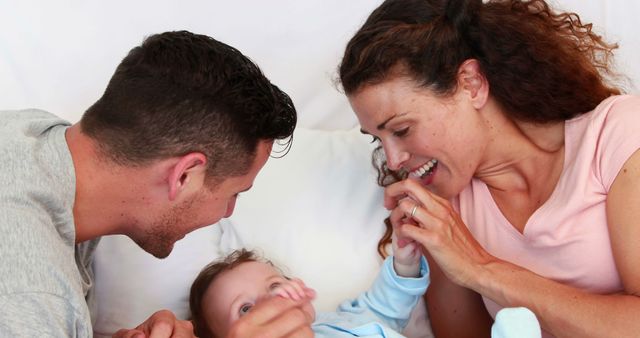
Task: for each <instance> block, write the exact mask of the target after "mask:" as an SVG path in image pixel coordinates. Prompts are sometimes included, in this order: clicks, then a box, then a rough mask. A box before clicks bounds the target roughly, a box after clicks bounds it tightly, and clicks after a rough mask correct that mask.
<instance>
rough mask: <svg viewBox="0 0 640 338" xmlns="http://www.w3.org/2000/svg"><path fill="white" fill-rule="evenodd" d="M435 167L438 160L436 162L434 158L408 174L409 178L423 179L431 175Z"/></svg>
mask: <svg viewBox="0 0 640 338" xmlns="http://www.w3.org/2000/svg"><path fill="white" fill-rule="evenodd" d="M437 166H438V160H436V159H435V158H432V159H431V160H429V161H427V163H425V164H423V165H422V166H420V167H419V168H418V169H416V170H414V171H412V172H411V173H410V174H409V176H413V177H418V178H425V177H427V176H429V175H431V174H433V171H434V170H435V168H436V167H437Z"/></svg>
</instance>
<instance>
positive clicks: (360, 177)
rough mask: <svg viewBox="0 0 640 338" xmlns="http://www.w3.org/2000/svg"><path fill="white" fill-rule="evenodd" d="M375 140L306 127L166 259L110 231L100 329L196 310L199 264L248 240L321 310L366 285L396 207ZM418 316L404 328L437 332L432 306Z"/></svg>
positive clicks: (102, 268)
mask: <svg viewBox="0 0 640 338" xmlns="http://www.w3.org/2000/svg"><path fill="white" fill-rule="evenodd" d="M369 141H370V138H369V137H367V136H364V135H362V134H361V133H360V132H359V130H358V129H357V128H354V129H352V130H349V131H320V130H309V129H303V128H298V129H297V130H296V132H295V134H294V140H293V146H292V148H291V150H290V152H289V153H288V154H287V155H286V156H284V157H283V158H278V159H269V161H268V162H267V164H266V165H265V167H264V169H263V170H262V171H261V172H260V174H259V175H258V177H257V178H256V181H255V182H254V186H253V188H252V189H251V190H250V191H248V192H246V193H243V194H241V196H240V197H239V199H238V202H237V204H236V210H235V212H234V214H233V216H232V217H231V218H229V219H226V220H222V221H221V222H219V224H218V225H216V226H214V227H207V228H205V229H201V230H199V231H198V232H196V233H193V234H191V235H189V236H187V237H186V238H185V239H184V240H182V241H180V242H178V243H177V245H176V247H175V249H174V252H173V253H172V254H171V255H170V256H169V257H168V258H167V259H165V260H157V259H155V258H153V257H152V256H150V255H148V254H146V253H144V252H143V251H142V250H140V249H138V248H137V247H136V246H135V244H133V242H131V241H130V240H129V239H127V238H124V237H112V238H104V239H103V241H102V242H101V244H100V246H99V248H98V251H97V252H96V259H95V268H96V279H97V280H96V299H97V303H98V305H97V308H98V310H97V312H96V313H97V317H98V318H97V322H96V325H95V327H94V331H95V332H96V336H98V334H99V333H103V334H110V333H113V332H114V331H115V330H117V329H120V328H123V327H133V326H135V325H137V324H139V323H140V322H142V321H143V320H144V319H146V318H147V317H148V316H149V315H150V314H151V313H153V312H155V311H157V310H159V309H162V308H167V309H170V310H172V311H174V312H175V313H176V315H178V316H179V317H181V318H187V316H188V300H187V299H188V292H189V287H190V285H191V282H192V281H193V279H194V278H195V276H196V274H197V273H198V271H199V270H200V269H201V268H202V267H203V266H204V265H206V264H207V263H209V262H210V261H211V260H213V259H215V258H217V257H220V255H222V254H224V253H227V252H229V251H231V250H232V249H236V248H239V247H242V246H246V247H248V248H253V249H256V250H257V251H258V252H259V253H261V254H263V255H264V256H265V257H266V258H268V259H270V260H271V261H273V262H274V263H275V264H277V265H279V266H280V267H282V268H283V269H284V271H285V272H286V273H289V274H290V275H292V276H296V277H299V278H302V279H303V280H304V281H305V282H306V283H307V285H309V286H310V287H312V288H314V289H315V290H316V291H317V293H318V297H317V299H316V301H315V304H314V305H315V306H316V309H317V310H318V311H333V310H335V308H336V306H337V305H338V304H339V303H340V302H342V301H344V300H345V299H349V298H353V297H355V296H357V295H358V294H359V293H361V292H363V291H364V290H366V289H367V288H368V287H369V286H370V283H371V281H372V280H373V278H374V277H375V276H376V274H377V273H378V269H379V265H380V263H381V258H380V257H379V256H378V254H377V251H376V248H377V243H378V240H379V238H380V237H381V236H382V233H383V232H384V225H383V223H382V222H383V220H384V218H385V217H386V216H387V215H388V211H387V210H385V209H384V208H383V207H382V189H381V188H380V187H378V186H377V184H376V173H375V170H374V169H373V167H372V165H371V151H372V149H373V147H374V146H373V145H372V144H370V143H369ZM418 311H420V310H418ZM416 317H417V318H416V319H417V320H414V321H412V323H411V324H410V326H409V327H408V329H407V331H405V334H406V335H407V336H409V337H431V330H430V328H429V325H428V322H427V321H426V316H425V314H424V311H422V312H421V313H420V315H418V316H416Z"/></svg>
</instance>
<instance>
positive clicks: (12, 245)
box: [0, 110, 98, 337]
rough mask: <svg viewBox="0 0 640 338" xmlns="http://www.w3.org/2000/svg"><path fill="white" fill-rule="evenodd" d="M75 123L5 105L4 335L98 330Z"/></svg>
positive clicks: (0, 162)
mask: <svg viewBox="0 0 640 338" xmlns="http://www.w3.org/2000/svg"><path fill="white" fill-rule="evenodd" d="M68 126H69V123H68V122H66V121H64V120H61V119H59V118H57V117H56V116H54V115H52V114H50V113H47V112H44V111H39V110H22V111H0V257H1V258H0V336H1V337H91V336H92V329H91V316H90V314H89V308H88V305H87V302H88V301H89V300H90V298H91V297H89V290H90V289H91V280H92V277H93V276H92V275H93V274H92V271H91V265H90V264H91V255H92V254H93V251H94V249H95V247H96V245H97V242H98V241H97V240H93V241H87V242H84V243H81V244H79V245H75V226H74V220H73V203H74V198H75V188H76V185H75V171H74V167H73V161H72V159H71V153H70V152H69V148H68V146H67V143H66V140H65V136H64V135H65V131H66V129H67V127H68Z"/></svg>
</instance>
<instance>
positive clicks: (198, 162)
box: [167, 153, 207, 201]
mask: <svg viewBox="0 0 640 338" xmlns="http://www.w3.org/2000/svg"><path fill="white" fill-rule="evenodd" d="M169 170H170V172H169V176H168V178H167V179H168V182H167V183H168V184H169V200H170V201H174V200H175V199H176V198H177V197H178V196H179V195H180V194H181V193H183V192H185V191H189V190H192V191H197V190H199V189H200V187H201V186H202V185H204V179H205V176H206V172H207V157H206V156H205V155H204V154H203V153H188V154H186V155H182V156H180V157H179V158H178V160H177V162H175V164H174V165H173V166H171V167H170V169H169Z"/></svg>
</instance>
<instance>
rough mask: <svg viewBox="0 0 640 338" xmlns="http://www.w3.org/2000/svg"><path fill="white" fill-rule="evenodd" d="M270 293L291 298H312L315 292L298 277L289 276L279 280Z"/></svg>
mask: <svg viewBox="0 0 640 338" xmlns="http://www.w3.org/2000/svg"><path fill="white" fill-rule="evenodd" d="M271 294H272V295H277V296H280V297H283V298H288V299H293V300H301V299H303V298H309V299H313V298H314V297H315V296H316V292H315V291H314V290H313V289H311V288H309V287H307V286H306V285H305V284H304V282H303V281H302V280H301V279H299V278H291V279H287V280H286V281H283V282H281V283H280V284H278V285H276V286H275V287H274V288H273V289H272V290H271Z"/></svg>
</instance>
